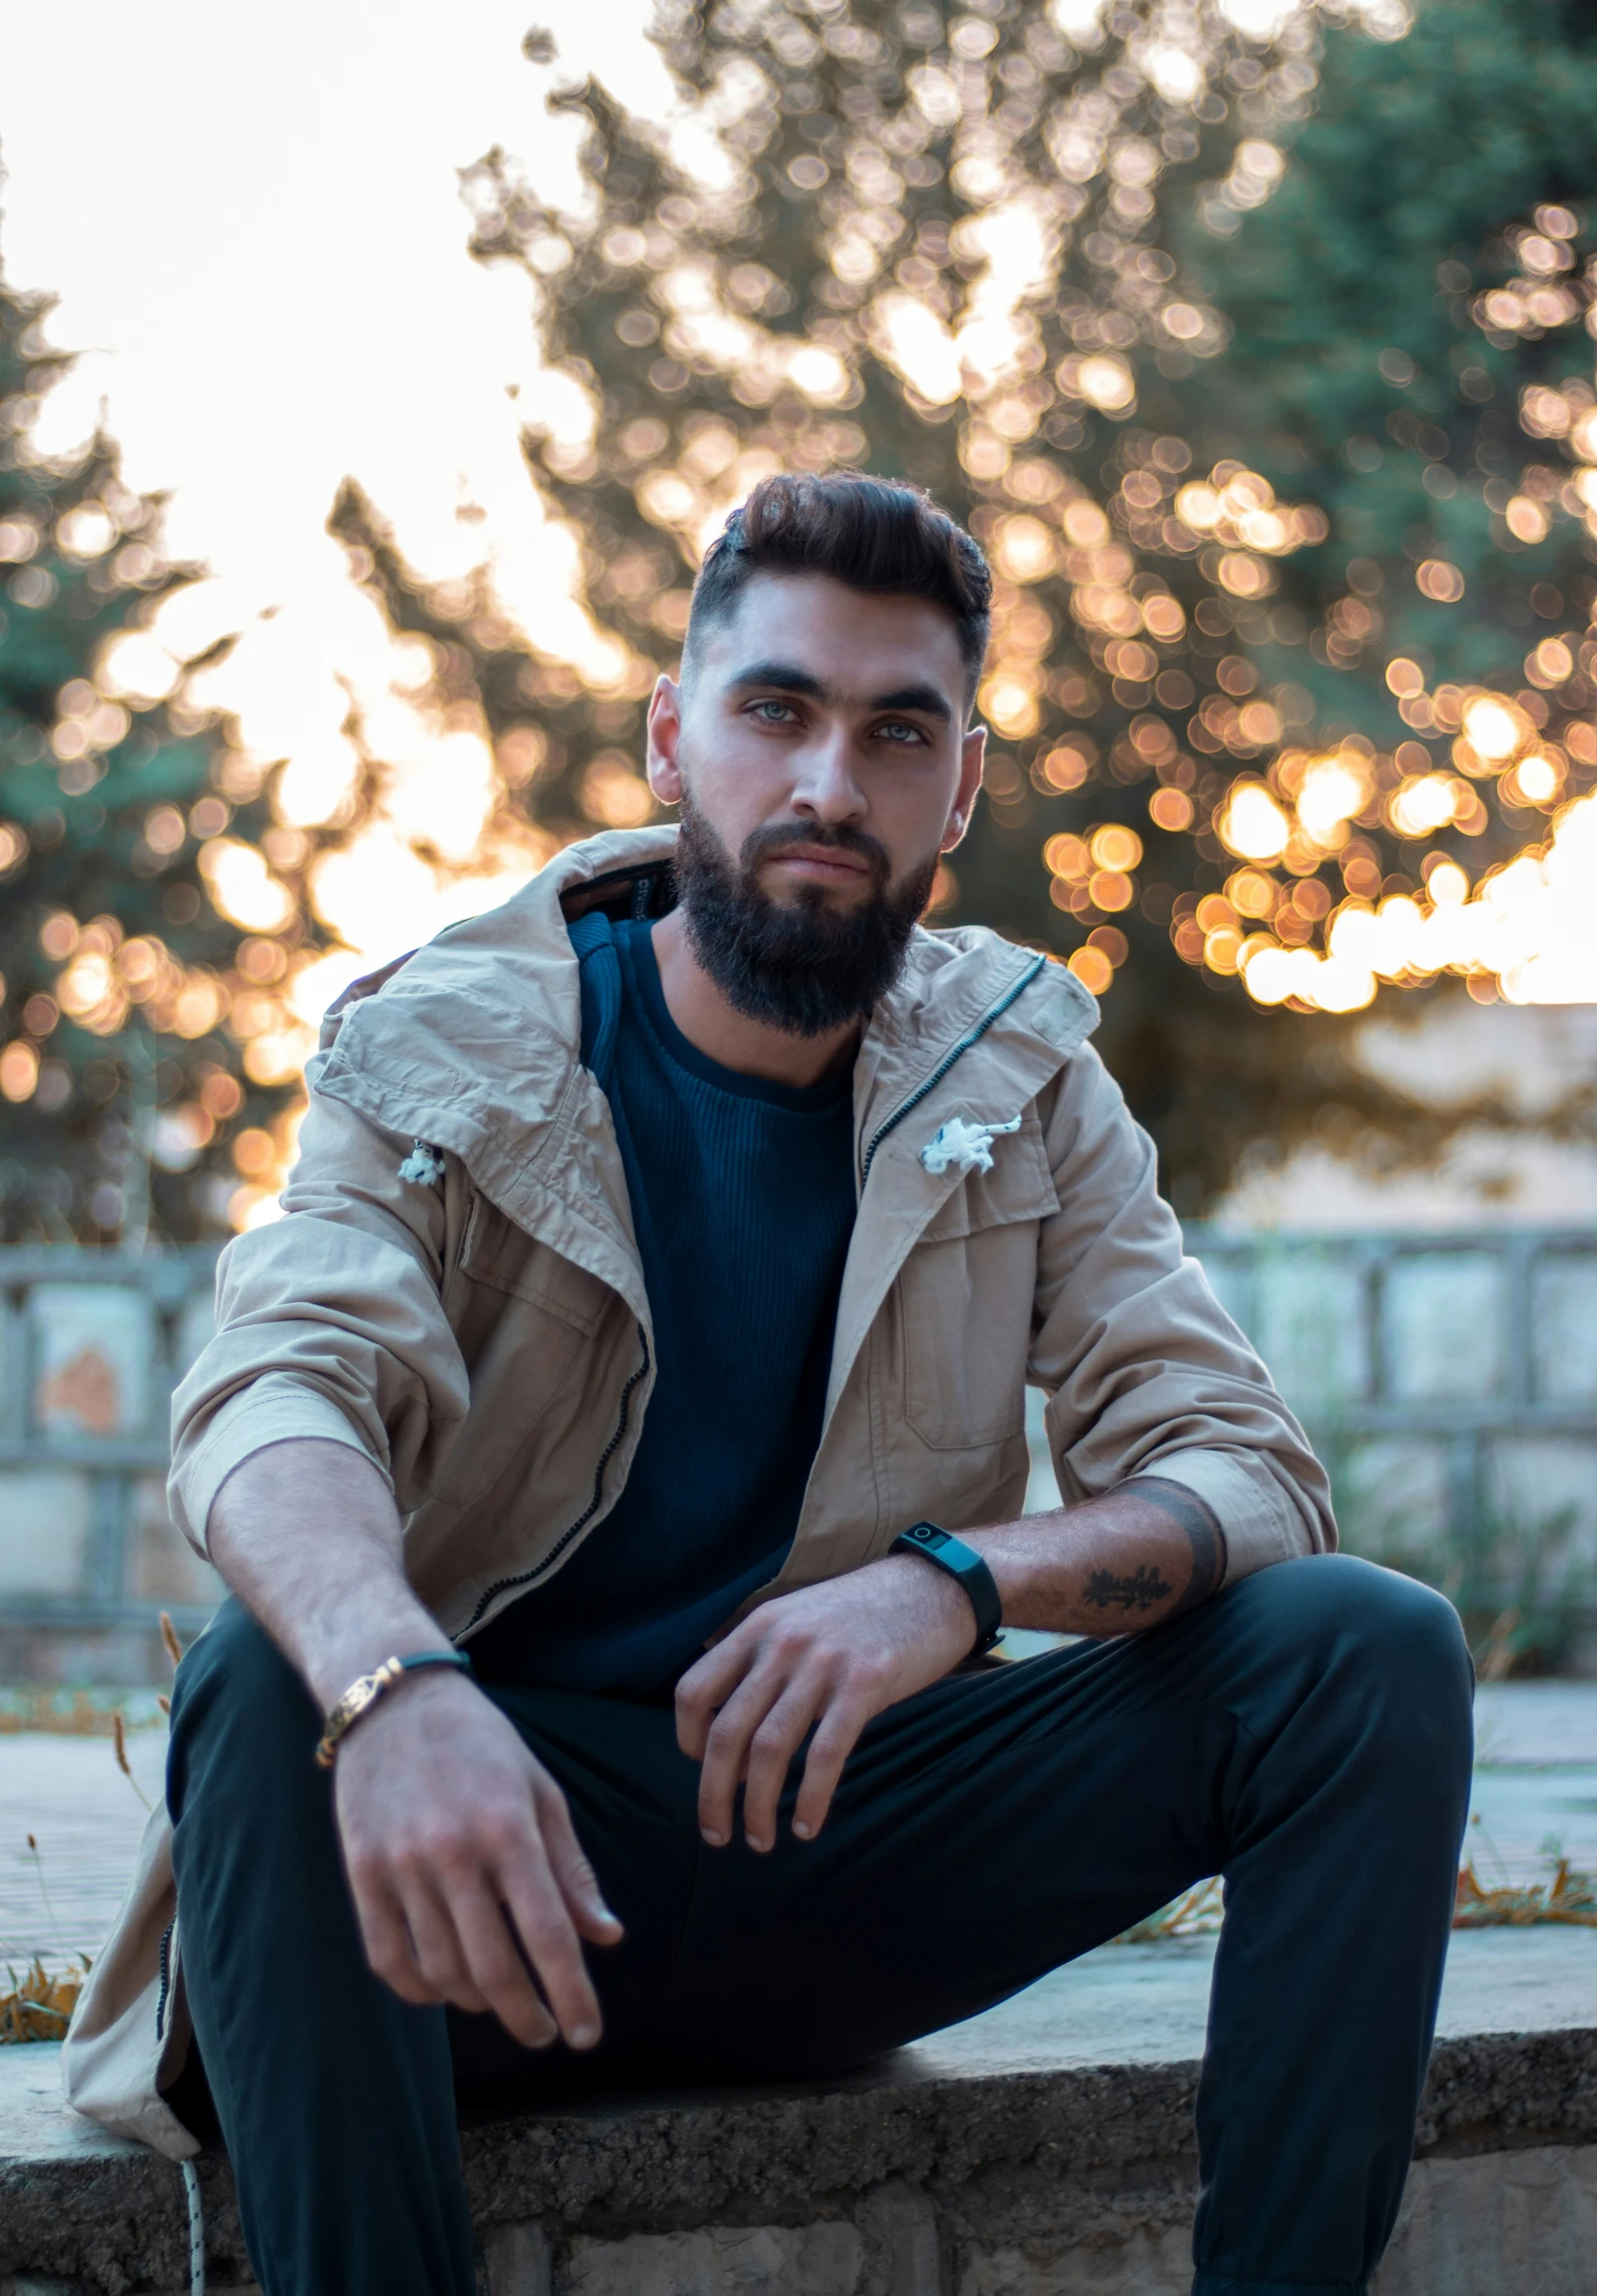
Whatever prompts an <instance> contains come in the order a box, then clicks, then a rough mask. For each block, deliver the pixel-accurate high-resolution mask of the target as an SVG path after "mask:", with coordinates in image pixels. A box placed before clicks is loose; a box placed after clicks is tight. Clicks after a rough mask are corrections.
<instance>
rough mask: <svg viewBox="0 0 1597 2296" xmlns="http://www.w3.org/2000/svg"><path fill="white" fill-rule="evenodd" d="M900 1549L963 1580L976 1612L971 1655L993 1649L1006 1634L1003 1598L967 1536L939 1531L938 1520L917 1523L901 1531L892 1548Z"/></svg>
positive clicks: (975, 1655)
mask: <svg viewBox="0 0 1597 2296" xmlns="http://www.w3.org/2000/svg"><path fill="white" fill-rule="evenodd" d="M900 1550H901V1551H902V1552H903V1553H904V1554H906V1555H920V1556H923V1557H924V1558H925V1560H926V1561H927V1562H928V1563H934V1564H935V1565H936V1567H937V1569H938V1570H939V1571H946V1572H947V1574H948V1576H949V1578H950V1579H957V1580H958V1581H959V1584H960V1586H961V1587H963V1589H964V1590H965V1593H966V1594H967V1595H968V1596H969V1598H970V1607H971V1608H972V1609H973V1610H974V1611H975V1613H976V1644H975V1648H974V1649H973V1650H972V1651H971V1653H970V1654H971V1656H972V1657H973V1658H979V1657H980V1656H981V1653H982V1652H983V1651H984V1650H990V1649H991V1648H992V1646H993V1644H994V1642H996V1641H998V1640H999V1639H1000V1638H1001V1637H1002V1634H1003V1624H1004V1606H1003V1598H1002V1597H1001V1596H1000V1595H999V1593H998V1582H997V1580H996V1579H995V1578H994V1577H993V1575H992V1573H991V1572H990V1571H989V1570H988V1568H987V1566H986V1564H985V1562H984V1561H983V1560H982V1558H981V1557H980V1556H979V1555H978V1554H977V1553H976V1550H975V1548H974V1547H967V1546H966V1545H965V1542H964V1541H963V1539H956V1538H955V1537H954V1535H953V1533H952V1532H951V1531H942V1530H939V1529H938V1527H937V1525H936V1524H935V1523H913V1524H911V1525H910V1527H909V1529H908V1530H907V1531H900V1532H899V1534H898V1536H897V1538H896V1539H895V1540H894V1541H893V1543H892V1550H890V1551H894V1552H896V1551H900Z"/></svg>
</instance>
